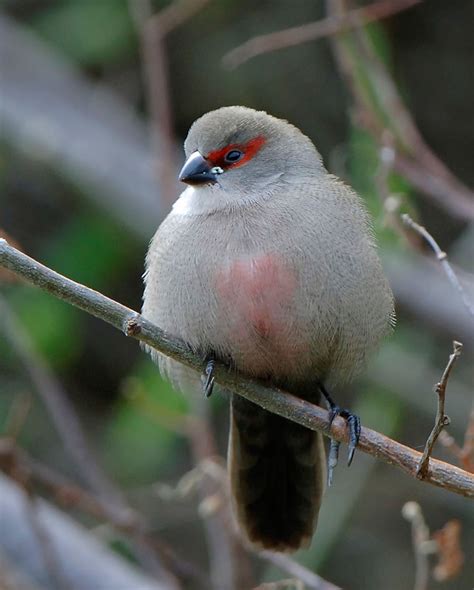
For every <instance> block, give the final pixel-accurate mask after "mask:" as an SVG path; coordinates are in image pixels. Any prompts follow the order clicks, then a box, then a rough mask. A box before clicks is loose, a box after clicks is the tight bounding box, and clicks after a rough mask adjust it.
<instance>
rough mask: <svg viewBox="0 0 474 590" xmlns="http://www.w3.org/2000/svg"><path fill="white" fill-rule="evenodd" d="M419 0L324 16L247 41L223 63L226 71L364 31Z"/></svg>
mask: <svg viewBox="0 0 474 590" xmlns="http://www.w3.org/2000/svg"><path fill="white" fill-rule="evenodd" d="M421 1H422V0H398V1H397V0H395V1H394V0H382V1H381V2H375V3H374V4H371V5H370V6H364V7H363V8H355V9H354V10H350V11H348V12H347V13H345V14H343V15H340V16H339V15H337V16H336V15H334V16H327V17H326V18H323V19H321V20H319V21H316V22H312V23H307V24H304V25H300V26H297V27H291V28H289V29H283V30H282V31H276V32H274V33H270V34H268V35H259V36H258V37H253V38H252V39H249V40H248V41H246V42H245V43H243V44H242V45H239V46H238V47H236V48H235V49H232V51H229V52H228V53H227V54H226V55H224V57H223V58H222V61H223V63H224V65H225V66H227V67H228V68H236V67H238V66H240V65H242V64H243V63H245V62H247V61H249V60H250V59H252V58H254V57H256V56H258V55H262V54H263V53H269V52H271V51H276V50H279V49H284V48H286V47H293V46H294V45H301V43H307V42H308V41H315V40H316V39H322V38H323V37H329V36H330V35H336V34H337V33H341V32H344V31H348V30H350V29H354V28H357V27H363V26H364V25H366V24H368V23H371V22H373V21H377V20H381V19H384V18H388V17H389V16H392V15H393V14H396V13H397V12H401V11H402V10H406V9H408V8H411V7H412V6H415V5H416V4H419V3H420V2H421Z"/></svg>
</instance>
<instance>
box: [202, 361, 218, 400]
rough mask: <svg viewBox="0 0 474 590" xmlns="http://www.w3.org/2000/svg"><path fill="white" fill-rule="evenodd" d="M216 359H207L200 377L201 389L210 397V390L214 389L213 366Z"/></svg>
mask: <svg viewBox="0 0 474 590" xmlns="http://www.w3.org/2000/svg"><path fill="white" fill-rule="evenodd" d="M215 366H216V361H215V360H214V359H213V358H211V359H209V360H208V361H207V363H206V366H205V368H204V372H203V374H202V377H201V381H202V391H203V393H204V395H205V396H206V397H211V395H212V390H213V389H214V368H215Z"/></svg>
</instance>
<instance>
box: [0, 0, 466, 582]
mask: <svg viewBox="0 0 474 590" xmlns="http://www.w3.org/2000/svg"><path fill="white" fill-rule="evenodd" d="M0 7H1V9H0V227H1V230H0V231H1V232H2V234H3V235H6V236H8V239H9V240H10V242H11V243H12V244H16V245H17V246H18V247H19V248H21V249H22V250H23V251H24V252H26V253H27V254H29V255H30V256H32V257H34V258H36V259H38V260H40V261H41V262H43V263H44V264H46V265H48V266H50V267H52V268H53V269H55V270H56V271H58V272H60V273H63V274H65V275H66V276H68V277H70V278H72V279H74V280H76V281H79V282H82V283H84V284H86V285H88V286H89V287H92V288H94V289H96V290H99V291H101V292H103V293H105V294H106V295H108V296H110V297H112V298H114V299H116V300H117V301H120V302H121V303H123V304H125V305H127V306H129V307H131V308H133V309H135V310H139V309H140V307H141V295H142V278H141V275H142V272H143V262H144V257H145V253H146V250H147V244H148V241H149V240H150V238H151V237H152V235H153V233H154V231H155V229H156V227H157V226H158V225H159V223H160V221H161V220H162V219H163V217H164V216H165V215H166V213H167V211H168V210H169V209H170V207H171V205H172V203H173V201H174V200H175V198H176V197H177V195H178V194H179V192H180V190H181V189H180V187H179V186H178V184H177V181H176V175H177V171H178V170H179V168H180V166H181V165H182V162H183V153H182V149H181V145H182V141H183V139H184V137H185V135H186V132H187V130H188V128H189V126H190V124H191V123H192V122H193V121H194V119H195V118H197V117H198V116H200V115H201V114H203V113H205V112H207V111H209V110H211V109H214V108H217V107H220V106H223V105H231V104H242V105H246V106H250V107H253V108H257V109H264V110H266V111H268V112H270V113H272V114H274V115H276V116H278V117H282V118H285V119H288V120H289V121H291V122H292V123H294V124H295V125H297V126H298V127H300V128H301V129H302V130H303V131H304V132H305V133H306V134H307V135H308V136H309V137H310V138H311V139H312V140H313V141H314V142H315V144H316V145H317V147H318V149H319V151H320V152H321V154H322V156H323V158H324V161H325V163H326V166H327V168H328V169H329V170H330V171H331V172H333V173H335V174H337V175H339V176H340V177H342V178H344V179H345V180H346V181H347V182H349V183H350V184H352V185H353V186H354V187H355V188H356V189H357V190H358V191H359V192H360V194H361V195H362V196H363V198H364V199H365V201H366V203H367V207H368V208H369V210H370V211H371V213H372V215H373V218H374V229H375V233H376V235H377V239H378V242H379V244H380V251H381V255H382V258H383V261H384V265H385V268H386V270H387V273H388V276H389V278H390V281H391V284H392V288H393V290H394V292H395V295H396V298H397V314H398V325H397V328H396V330H395V333H394V335H393V337H392V338H390V339H389V340H388V341H387V342H386V343H385V344H384V346H383V348H382V349H381V350H380V352H379V353H378V355H376V357H375V358H374V359H373V361H372V363H371V365H370V367H369V368H368V370H367V372H366V374H365V375H364V376H363V377H362V378H360V379H359V381H358V382H357V383H355V384H353V385H351V386H350V387H347V388H346V389H344V390H341V391H338V392H336V393H335V395H336V396H337V398H336V399H337V400H338V401H339V403H340V404H341V405H344V406H348V407H350V408H351V409H352V410H353V411H355V412H356V413H358V414H359V415H360V416H361V418H362V422H363V424H364V425H365V426H368V427H371V428H373V429H375V430H377V431H379V432H382V433H384V434H386V435H388V436H391V437H393V438H396V439H397V440H399V441H401V442H403V443H404V444H406V445H408V446H410V447H412V448H415V449H418V450H422V449H423V446H424V443H425V441H426V438H427V436H428V434H429V432H430V429H431V427H432V425H433V421H434V418H435V413H436V396H435V394H434V393H433V386H434V385H435V383H436V382H438V381H439V379H440V377H441V374H442V372H443V370H444V368H445V366H446V363H447V361H448V356H449V355H450V354H451V352H452V346H453V345H452V341H453V340H454V339H455V340H458V341H460V342H462V343H463V345H464V348H463V352H462V355H461V357H460V358H459V360H458V362H457V364H456V366H455V367H454V369H453V372H452V375H451V378H450V381H449V384H448V388H447V402H446V412H447V414H448V415H449V416H450V418H451V424H450V426H449V427H448V429H447V432H448V433H449V436H451V437H452V439H450V438H449V437H448V436H444V438H443V439H442V440H441V441H440V442H438V444H437V446H436V449H435V455H436V456H437V457H439V458H442V459H444V460H446V461H448V462H451V463H454V464H457V465H461V466H463V467H464V468H465V469H472V465H473V461H474V458H473V457H472V452H473V449H472V437H473V436H474V435H473V432H472V431H473V429H474V420H473V419H472V416H471V421H470V422H469V416H470V413H471V409H472V403H473V396H472V390H473V372H472V361H473V350H474V318H473V315H472V308H471V313H470V312H469V309H468V305H465V304H464V303H463V300H462V297H461V296H460V294H459V293H458V292H457V291H456V289H455V288H454V287H453V286H452V284H451V283H450V282H449V280H448V279H447V278H446V275H445V274H444V272H443V269H442V267H441V266H440V264H439V263H438V262H437V261H436V259H435V257H434V255H433V253H432V251H431V250H430V249H429V248H428V247H426V245H425V243H424V242H423V240H422V239H421V237H420V236H419V235H418V234H417V233H416V232H414V231H413V230H412V229H410V228H409V227H407V226H406V225H404V224H403V223H402V221H401V217H400V214H401V213H409V214H410V216H411V217H412V218H413V219H415V220H416V221H418V222H419V223H421V224H422V225H423V226H425V227H426V228H427V229H428V230H429V231H430V233H431V234H432V236H433V237H434V238H435V239H436V240H437V241H438V243H439V245H440V247H441V248H442V250H445V251H446V252H447V253H448V255H449V260H450V261H451V263H452V265H453V268H454V270H455V272H456V274H457V276H458V278H459V280H460V282H461V284H462V286H463V288H464V290H465V299H467V300H470V302H471V306H472V301H473V300H474V225H473V221H474V197H473V194H472V192H471V191H470V190H469V189H468V188H467V187H468V186H472V184H473V181H474V168H473V166H472V154H473V148H474V145H473V143H474V129H473V118H472V113H471V111H472V104H473V99H474V93H473V87H474V78H473V76H472V55H473V49H474V47H473V35H472V17H473V5H472V3H470V2H467V1H465V0H453V1H452V2H445V1H444V0H430V1H429V2H421V1H416V0H411V1H410V0H383V1H381V0H379V1H377V2H375V4H374V3H370V4H369V3H363V2H356V1H352V2H342V1H341V0H328V1H327V2H322V1H313V2H309V1H307V0H294V1H292V2H288V1H285V0H271V1H270V0H260V2H254V1H251V0H240V1H239V2H232V1H230V0H208V1H206V0H175V1H174V2H171V3H169V2H164V1H151V0H129V1H128V2H127V1H126V0H98V1H92V0H81V1H79V0H3V1H2V2H0ZM341 15H342V16H341ZM344 15H345V16H344ZM315 22H319V24H318V25H316V26H314V25H310V23H315ZM321 23H322V24H321ZM302 25H308V26H306V27H302V28H300V27H301V26H302ZM288 27H296V28H295V29H293V30H292V31H290V33H289V34H287V35H285V36H280V37H278V36H277V37H270V38H262V39H259V40H258V41H257V42H255V41H254V42H253V43H251V44H246V45H243V46H242V44H244V43H245V42H246V41H248V40H249V39H251V38H253V37H255V36H260V35H265V34H268V33H271V32H274V31H279V30H282V29H287V28H288ZM239 46H242V47H240V49H237V48H239ZM0 282H1V284H0V287H1V291H0V392H1V393H0V428H1V436H2V438H0V467H1V471H2V472H3V475H0V498H2V499H1V500H0V588H2V589H4V588H5V589H8V590H18V589H20V588H25V589H27V588H29V589H37V590H46V589H49V588H54V589H63V588H65V589H72V590H74V589H79V588H84V589H87V590H89V589H90V590H93V589H95V588H97V589H98V590H101V589H104V590H109V589H110V590H112V588H114V589H115V588H124V589H130V590H133V589H135V588H136V589H137V590H142V589H145V588H146V589H148V588H150V589H155V588H189V589H205V588H213V589H214V590H221V589H224V590H226V589H238V590H240V589H247V588H256V587H258V586H259V584H260V585H261V584H263V583H264V582H267V583H271V582H275V581H278V580H280V581H281V580H283V579H294V578H299V579H300V580H303V581H304V582H305V584H306V586H305V587H307V588H328V589H329V588H334V587H341V588H346V589H350V590H378V589H380V588H384V589H387V590H407V589H411V588H416V590H426V589H428V588H430V589H432V588H433V589H434V588H440V589H445V590H450V589H451V590H454V589H456V590H468V589H471V588H472V587H473V584H474V571H473V565H472V564H473V557H474V555H473V547H474V511H473V509H472V503H471V502H470V501H469V500H468V499H467V498H463V497H462V496H460V495H456V494H454V493H450V492H448V491H446V490H442V489H438V488H434V487H432V486H430V485H429V484H426V483H421V482H418V481H416V480H414V479H412V478H410V477H408V476H406V475H404V474H403V473H402V472H401V471H400V470H398V469H396V468H395V467H393V466H388V465H386V464H384V463H381V462H377V461H375V460H374V459H372V458H370V457H368V456H366V455H363V454H362V453H358V454H357V456H356V460H355V461H354V464H353V466H352V467H351V468H350V469H349V470H348V469H346V467H345V465H344V461H341V464H340V465H339V467H338V468H337V472H336V476H335V482H334V484H333V487H332V488H331V489H329V490H328V491H327V493H326V498H325V501H324V503H323V508H322V511H321V515H320V524H319V526H318V531H317V534H316V536H315V538H314V540H313V543H312V545H311V547H310V548H309V549H308V550H305V551H301V552H299V553H298V554H297V555H296V556H295V560H294V561H292V560H290V559H288V558H286V557H282V558H281V559H280V558H279V557H275V556H271V555H270V556H268V555H267V556H258V555H255V554H253V553H251V552H248V551H247V550H245V549H244V548H242V546H241V545H240V543H239V541H238V539H237V537H236V536H235V534H234V532H233V528H232V525H231V523H230V517H229V513H228V501H227V500H228V499H227V492H226V479H225V459H224V458H225V454H226V443H227V429H228V400H226V399H224V398H223V397H222V396H219V395H214V396H213V397H212V398H211V399H210V400H205V401H204V400H199V399H192V400H189V399H185V398H184V397H183V396H182V395H180V394H177V393H175V392H173V391H172V390H171V388H170V386H169V385H168V384H167V383H165V382H163V381H162V380H161V379H160V376H159V374H158V371H157V369H156V367H155V366H154V365H153V364H152V363H151V361H150V360H149V359H148V357H147V356H146V355H145V354H144V353H143V352H141V351H140V349H139V346H138V345H137V342H136V341H133V340H130V339H127V338H125V337H124V336H123V335H122V334H120V333H119V332H117V331H116V330H114V329H112V328H111V327H110V326H108V325H106V324H104V323H103V322H101V321H99V320H96V319H95V318H93V317H91V316H88V315H87V314H85V313H83V312H80V311H79V310H77V309H75V308H73V307H71V306H69V305H67V304H65V303H62V302H60V301H58V300H57V299H55V298H54V297H52V296H50V295H48V294H46V293H44V292H42V291H40V290H38V289H35V288H32V287H30V286H28V285H26V284H24V283H21V282H19V281H17V280H15V278H14V277H13V276H12V275H11V274H9V273H7V272H5V271H1V274H0ZM466 303H469V301H467V302H466ZM469 424H470V429H471V430H470V432H471V447H470V452H471V456H469V440H468V438H469V433H468V427H469ZM466 433H467V434H466ZM465 439H466V441H465ZM14 482H16V483H14ZM22 487H23V488H24V489H26V490H27V491H28V494H27V499H26V500H25V498H24V497H23V495H22V494H21V493H20V489H21V488H22ZM39 498H43V499H44V500H45V502H44V501H40V500H39ZM408 501H414V502H417V503H418V504H419V506H420V507H421V511H422V514H423V517H424V519H425V521H426V525H427V526H428V528H429V530H430V531H431V533H432V532H433V531H439V530H440V529H443V527H446V528H444V529H443V530H444V533H440V536H439V535H438V537H437V539H438V541H437V543H436V542H435V543H434V544H431V550H432V554H431V555H427V556H423V555H422V551H421V554H420V555H421V557H420V556H419V558H418V560H417V559H416V557H415V553H416V552H415V551H414V548H413V546H412V532H411V525H410V523H409V522H408V521H407V520H406V518H404V517H403V516H402V507H403V506H404V504H405V503H406V502H408ZM53 505H55V506H56V508H54V506H53ZM58 509H59V512H58ZM447 523H448V524H447ZM446 525H447V526H446ZM418 532H419V529H418ZM431 533H430V532H429V533H428V537H429V535H430V534H431ZM97 543H100V546H99V545H96V544H97ZM446 546H447V547H448V548H447V549H446ZM428 547H429V545H428ZM443 547H444V550H443ZM425 548H426V544H425ZM443 551H444V552H443ZM462 554H463V555H464V562H463V559H462ZM296 561H297V562H299V563H300V564H302V565H303V566H304V567H305V568H307V569H304V570H295V567H296V565H295V562H296ZM416 562H417V563H416ZM423 568H425V569H426V571H427V576H428V581H427V582H426V583H425V581H424V579H423V576H424V572H425V570H424V569H423ZM311 572H317V573H318V574H319V575H320V576H322V577H323V578H324V579H326V580H328V581H329V582H331V583H332V584H334V585H335V586H323V585H317V584H323V582H319V581H318V580H316V579H315V578H314V577H313V578H311V575H312V574H311ZM415 575H417V576H418V586H416V585H415ZM291 583H293V586H291V585H290V584H291ZM295 584H296V582H288V583H286V582H285V583H281V584H280V585H270V586H268V588H286V587H288V588H290V587H303V586H295ZM261 587H262V588H263V587H264V586H261ZM265 588H267V586H265Z"/></svg>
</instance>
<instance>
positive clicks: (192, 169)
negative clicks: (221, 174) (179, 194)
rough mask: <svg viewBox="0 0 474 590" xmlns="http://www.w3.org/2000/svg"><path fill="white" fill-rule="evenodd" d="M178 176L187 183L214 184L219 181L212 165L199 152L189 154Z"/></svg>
mask: <svg viewBox="0 0 474 590" xmlns="http://www.w3.org/2000/svg"><path fill="white" fill-rule="evenodd" d="M178 178H179V180H181V182H185V183H186V184H214V183H215V182H217V178H216V174H215V172H213V169H212V166H211V165H210V163H209V162H208V161H207V160H206V159H205V158H203V156H201V154H200V153H199V152H194V153H193V154H191V155H190V156H189V158H188V159H187V160H186V163H185V164H184V166H183V167H182V169H181V172H180V173H179V177H178Z"/></svg>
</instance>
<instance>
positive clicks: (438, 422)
mask: <svg viewBox="0 0 474 590" xmlns="http://www.w3.org/2000/svg"><path fill="white" fill-rule="evenodd" d="M461 351H462V344H461V343H460V342H456V340H455V341H454V342H453V353H452V354H450V355H449V360H448V364H447V365H446V368H445V369H444V372H443V375H442V377H441V381H440V382H439V383H437V384H436V387H435V391H436V394H437V395H438V408H437V411H436V418H435V424H434V426H433V429H432V431H431V432H430V435H429V437H428V440H427V441H426V444H425V449H424V451H423V455H422V457H421V459H420V463H419V465H418V467H417V469H416V476H417V477H419V478H420V479H423V478H424V477H425V475H426V474H427V472H428V466H429V462H430V457H431V453H432V452H433V447H434V445H435V443H436V441H437V439H438V436H439V434H440V432H441V431H442V430H443V428H444V427H445V426H448V425H449V422H450V420H449V417H448V416H446V414H445V413H444V406H445V399H446V387H447V385H448V380H449V375H450V374H451V370H452V368H453V366H454V363H455V362H456V361H457V360H458V358H459V357H460V355H461Z"/></svg>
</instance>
